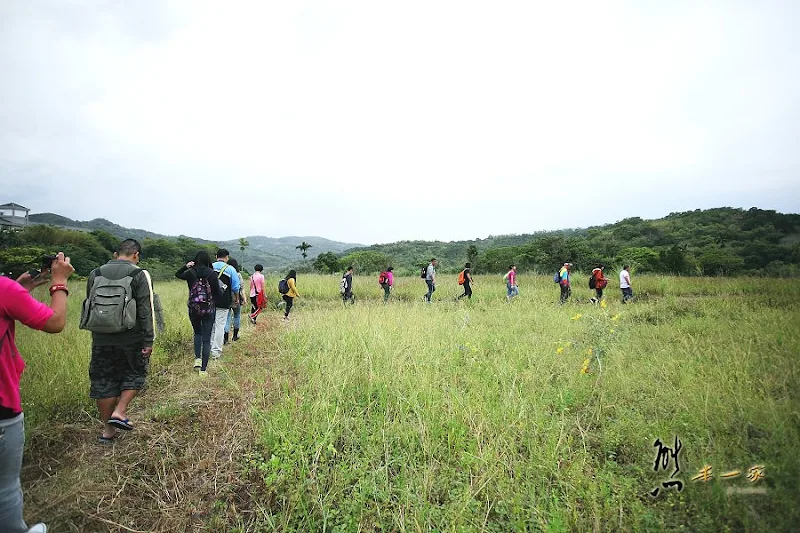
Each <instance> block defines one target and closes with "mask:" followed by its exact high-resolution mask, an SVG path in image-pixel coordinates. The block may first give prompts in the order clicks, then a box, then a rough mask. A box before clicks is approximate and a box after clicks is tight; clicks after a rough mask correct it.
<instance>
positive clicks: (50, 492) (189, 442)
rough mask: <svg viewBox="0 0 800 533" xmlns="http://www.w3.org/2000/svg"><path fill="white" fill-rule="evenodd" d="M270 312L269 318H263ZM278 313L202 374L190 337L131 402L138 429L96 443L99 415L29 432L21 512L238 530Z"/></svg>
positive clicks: (74, 525)
mask: <svg viewBox="0 0 800 533" xmlns="http://www.w3.org/2000/svg"><path fill="white" fill-rule="evenodd" d="M265 318H269V317H265ZM280 327H281V326H280V325H279V324H277V320H276V321H270V320H266V319H265V320H262V323H259V325H258V326H257V328H256V329H252V328H247V330H246V331H247V333H246V335H245V336H243V338H242V339H241V340H240V341H239V342H237V343H235V344H231V345H229V347H228V348H226V351H225V356H224V359H225V362H224V363H223V364H222V365H216V366H214V367H213V368H210V369H209V374H210V376H209V377H208V378H207V379H201V378H199V377H198V376H197V373H196V371H193V370H192V368H191V367H192V361H193V359H192V355H191V348H190V346H189V345H187V346H186V348H185V349H183V350H181V352H182V353H181V354H179V355H178V354H175V355H174V357H173V359H172V360H171V362H170V363H169V364H167V365H166V366H163V367H161V368H160V369H155V370H154V371H153V372H151V376H150V381H149V385H148V389H147V391H146V392H145V393H144V394H142V395H141V396H140V397H139V398H137V400H135V401H134V404H133V405H132V408H131V411H130V416H131V421H132V423H134V424H135V426H136V429H135V430H134V431H132V432H130V433H126V434H123V435H121V437H120V438H119V439H118V441H117V442H116V443H115V444H114V445H113V446H101V445H98V444H96V439H97V436H98V435H99V433H100V431H101V427H100V424H99V422H98V421H97V420H96V416H97V415H96V413H95V412H91V413H85V416H84V417H83V418H82V419H81V420H78V421H76V422H74V423H72V424H66V425H65V424H64V423H62V422H60V421H59V422H57V423H54V424H53V426H52V427H47V428H43V429H39V430H37V431H35V432H34V433H33V434H32V435H30V437H29V443H28V447H27V449H26V455H25V460H24V464H23V471H22V482H23V490H24V491H25V509H26V517H27V518H28V519H29V520H43V521H45V522H46V523H47V524H48V528H49V529H51V530H53V531H59V532H66V531H74V532H81V533H90V532H107V531H113V532H121V531H129V532H130V531H141V532H159V531H171V532H183V531H232V530H233V531H235V530H237V528H239V530H241V531H246V530H248V524H252V523H253V522H254V521H255V519H256V514H257V512H258V511H257V509H258V504H257V499H256V498H255V497H254V494H253V492H252V490H251V487H252V486H255V485H253V484H250V483H248V474H247V472H246V471H244V470H245V469H246V467H243V465H246V464H247V461H246V459H247V457H248V454H249V452H250V451H251V450H252V448H253V443H254V441H255V433H254V428H253V424H252V417H251V416H250V409H251V408H252V407H254V406H259V407H262V408H263V407H264V406H265V405H266V404H268V403H270V402H271V401H272V400H271V398H272V396H273V394H272V393H270V391H271V390H272V389H274V386H273V385H272V383H271V381H270V379H269V375H270V373H269V371H268V370H269V368H270V367H271V366H272V363H273V362H274V361H275V358H276V357H277V354H278V351H277V348H276V345H275V331H276V328H280Z"/></svg>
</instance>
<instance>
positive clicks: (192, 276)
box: [175, 250, 222, 377]
mask: <svg viewBox="0 0 800 533" xmlns="http://www.w3.org/2000/svg"><path fill="white" fill-rule="evenodd" d="M175 277H176V278H179V279H182V280H186V284H187V285H188V286H189V301H188V304H187V305H188V308H189V322H191V323H192V330H193V331H194V368H195V369H196V370H199V371H200V375H201V376H203V377H205V376H206V375H207V373H206V369H207V368H208V358H209V357H210V356H211V330H212V328H213V327H214V309H215V308H216V306H215V305H214V302H215V301H217V300H219V299H220V298H221V297H222V291H221V290H220V287H219V281H218V280H217V273H216V272H214V269H213V268H211V257H210V256H209V255H208V252H206V251H205V250H200V251H199V252H197V255H195V256H194V260H193V261H189V262H188V263H186V264H185V265H184V266H182V267H181V268H180V270H178V271H177V272H176V273H175Z"/></svg>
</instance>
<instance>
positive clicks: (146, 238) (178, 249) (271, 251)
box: [23, 213, 362, 271]
mask: <svg viewBox="0 0 800 533" xmlns="http://www.w3.org/2000/svg"><path fill="white" fill-rule="evenodd" d="M29 218H30V221H31V223H33V224H36V225H46V226H56V227H58V228H61V229H67V230H77V231H83V232H90V233H94V232H101V233H104V234H109V235H112V236H113V237H114V238H115V239H116V240H118V241H119V240H122V239H127V238H132V239H137V240H139V241H140V242H141V243H142V245H143V246H145V248H150V250H149V253H148V254H147V255H148V257H150V258H153V257H154V256H155V257H157V258H158V260H159V261H164V262H166V263H167V264H172V263H174V259H175V257H177V256H178V255H181V254H183V253H185V252H186V250H191V249H193V248H196V247H197V246H202V247H206V246H207V247H208V249H214V250H215V251H216V248H217V247H221V248H227V249H228V250H230V252H231V253H232V254H233V255H234V256H235V257H236V258H237V259H238V260H239V262H240V263H241V264H242V265H244V266H245V268H247V269H249V270H252V268H253V265H255V264H256V263H260V264H262V265H263V266H264V268H265V269H266V270H267V271H273V270H283V269H286V268H289V267H290V266H297V264H298V260H300V259H306V258H307V259H310V260H313V259H314V258H315V257H317V255H319V254H321V253H325V252H332V253H341V252H343V251H344V250H347V249H348V248H353V247H356V246H362V245H361V244H356V243H344V242H337V241H331V240H329V239H324V238H322V237H313V236H305V237H304V236H296V237H293V236H290V237H278V238H274V237H264V236H261V235H256V236H247V237H243V238H242V239H230V240H226V241H217V242H213V241H209V240H206V239H203V238H197V237H188V236H185V235H181V236H178V237H174V236H169V235H163V234H160V233H153V232H152V231H147V230H143V229H138V228H126V227H123V226H120V225H119V224H115V223H113V222H110V221H108V220H106V219H104V218H95V219H93V220H88V221H80V220H72V219H71V218H67V217H64V216H61V215H57V214H55V213H37V214H33V215H30V217H29ZM34 233H35V232H34ZM35 234H36V235H37V237H36V238H37V239H38V238H39V237H38V235H39V233H35ZM59 235H61V234H59ZM75 238H76V239H78V240H82V238H81V237H75ZM23 240H24V239H23ZM24 242H25V243H26V244H36V242H35V241H31V240H27V241H24ZM46 242H47V243H49V240H48V241H46ZM303 243H305V244H307V245H309V246H308V247H307V248H306V249H305V250H299V249H298V247H299V246H300V245H301V244H303ZM243 245H244V246H243ZM303 252H305V254H306V257H305V258H304V257H303V255H302V254H303ZM181 257H182V255H181ZM304 263H305V262H304Z"/></svg>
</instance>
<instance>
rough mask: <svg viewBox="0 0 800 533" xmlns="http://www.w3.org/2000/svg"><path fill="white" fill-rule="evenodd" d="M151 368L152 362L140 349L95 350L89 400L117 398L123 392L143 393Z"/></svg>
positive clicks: (90, 370) (130, 347)
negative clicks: (139, 391)
mask: <svg viewBox="0 0 800 533" xmlns="http://www.w3.org/2000/svg"><path fill="white" fill-rule="evenodd" d="M149 367H150V358H149V357H144V356H143V355H142V346H141V345H138V344H137V345H132V346H130V345H129V346H92V360H91V362H90V363H89V379H90V381H91V386H90V388H89V397H90V398H92V399H94V400H102V399H104V398H116V397H117V396H119V395H120V393H121V392H122V391H124V390H141V389H143V388H144V382H145V378H146V377H147V370H148V368H149Z"/></svg>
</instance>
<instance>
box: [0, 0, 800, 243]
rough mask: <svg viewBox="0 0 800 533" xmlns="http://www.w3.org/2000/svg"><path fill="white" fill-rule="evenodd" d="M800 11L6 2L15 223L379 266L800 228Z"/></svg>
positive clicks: (3, 95) (3, 86)
mask: <svg viewBox="0 0 800 533" xmlns="http://www.w3.org/2000/svg"><path fill="white" fill-rule="evenodd" d="M798 22H800V2H797V1H792V0H789V1H786V2H770V1H763V2H754V1H735V0H723V1H720V2H697V1H695V0H691V1H686V2H680V1H670V2H641V1H631V2H606V1H602V2H596V1H590V2H574V1H573V2H544V1H542V2H536V1H531V0H527V1H521V2H486V1H482V2H469V1H464V0H459V1H454V2H437V1H433V0H426V1H420V2H416V1H404V2H380V1H374V0H370V1H364V2H355V1H347V0H342V1H330V2H322V1H320V2H295V1H292V2H285V1H280V2H278V1H274V2H273V1H254V2H219V1H213V2H200V1H195V0H187V1H185V2H183V1H180V2H179V1H174V2H168V1H163V0H152V1H143V0H137V1H135V2H133V1H100V0H97V1H65V0H58V1H51V2H43V1H31V0H4V1H2V2H0V185H2V195H0V203H4V202H6V201H15V202H17V203H20V204H23V205H25V206H27V207H29V208H31V210H32V212H55V213H58V214H61V215H65V216H68V217H70V218H74V219H78V220H89V219H92V218H98V217H102V218H107V219H109V220H111V221H113V222H116V223H118V224H121V225H123V226H128V227H138V228H143V229H147V230H150V231H155V232H159V233H165V234H172V235H177V234H186V235H191V236H195V237H203V238H208V239H217V240H223V239H231V238H238V237H241V236H244V235H267V236H270V237H280V236H285V235H317V236H322V237H327V238H330V239H335V240H340V241H346V242H359V243H364V244H371V243H377V242H390V241H396V240H405V239H426V240H434V239H439V240H456V239H471V238H483V237H486V236H488V235H492V234H493V235H498V234H507V233H527V232H534V231H538V230H546V229H556V228H564V227H585V226H589V225H596V224H603V223H608V222H614V221H616V220H620V219H622V218H626V217H631V216H640V217H643V218H657V217H661V216H664V215H667V214H668V213H670V212H673V211H685V210H690V209H695V208H707V207H719V206H734V207H744V208H749V207H752V206H757V207H761V208H765V209H776V210H778V211H782V212H794V213H797V212H800V150H799V149H798V148H800V98H798V95H800V59H798V52H800V31H798Z"/></svg>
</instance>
